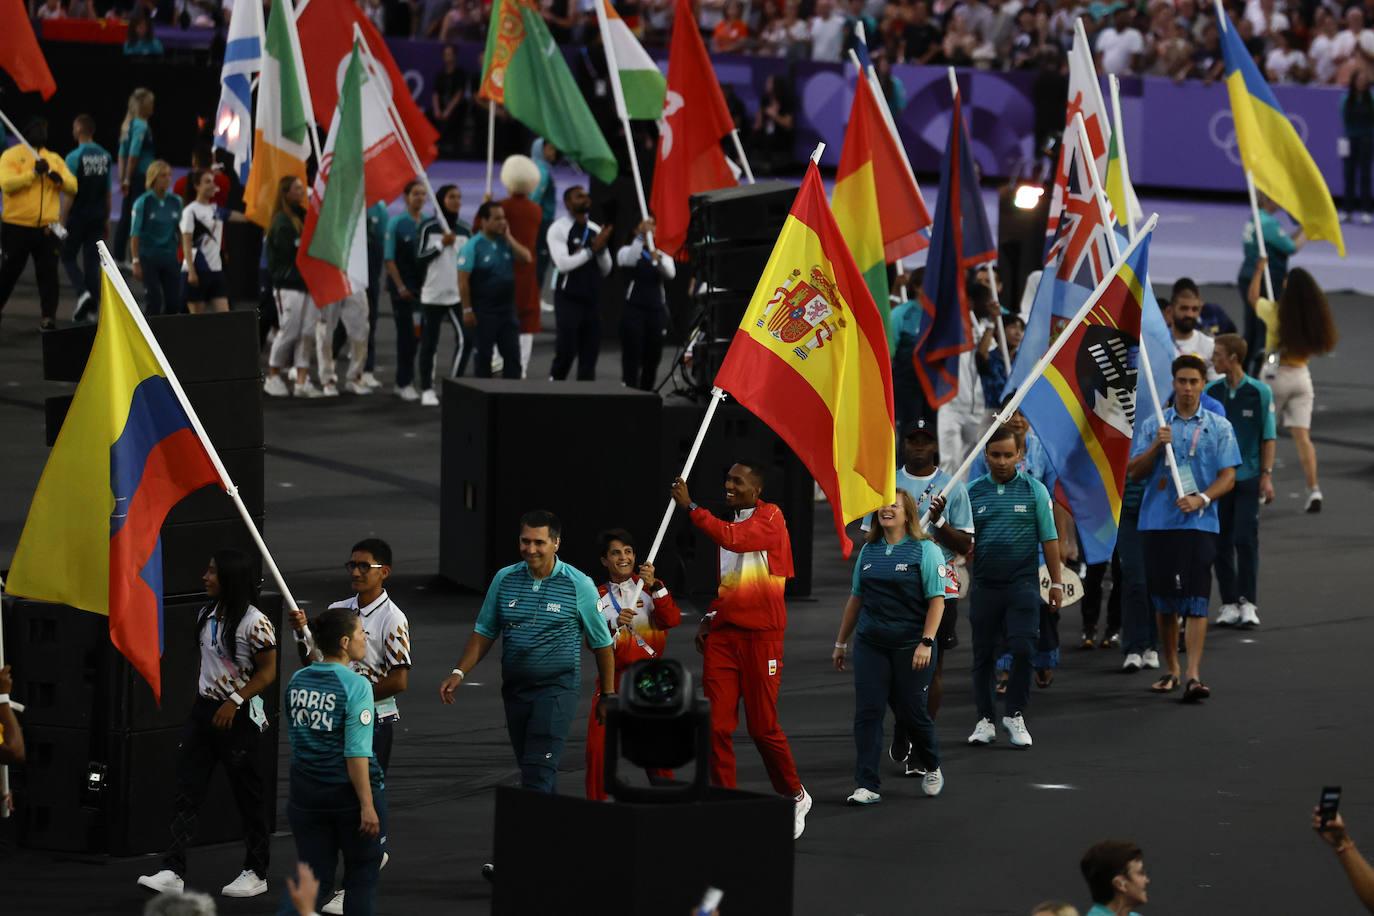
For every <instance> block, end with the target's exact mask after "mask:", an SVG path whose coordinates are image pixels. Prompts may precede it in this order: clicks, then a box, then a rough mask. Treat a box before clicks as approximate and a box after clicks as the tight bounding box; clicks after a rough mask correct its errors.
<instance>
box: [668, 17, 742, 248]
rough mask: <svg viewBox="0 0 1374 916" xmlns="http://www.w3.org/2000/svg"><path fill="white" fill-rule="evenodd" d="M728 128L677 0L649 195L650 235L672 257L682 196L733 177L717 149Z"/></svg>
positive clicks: (682, 223) (683, 209)
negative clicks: (664, 98)
mask: <svg viewBox="0 0 1374 916" xmlns="http://www.w3.org/2000/svg"><path fill="white" fill-rule="evenodd" d="M734 129H735V123H734V121H733V120H731V118H730V110H729V109H728V108H726V107H725V95H724V94H723V93H722V92H721V91H720V83H719V82H717V81H716V72H715V70H713V69H712V67H711V58H710V57H709V56H707V54H706V45H705V44H703V43H702V40H701V33H700V32H699V31H697V24H696V17H695V16H694V15H693V14H692V0H677V10H676V12H675V14H674V19H673V39H672V44H671V45H670V46H669V48H668V95H667V99H666V100H665V102H664V105H663V120H662V121H660V122H659V136H658V164H657V167H656V168H655V169H654V187H653V191H652V192H651V194H650V198H649V208H650V209H651V210H652V211H653V216H654V219H655V221H656V222H657V228H656V229H655V232H654V235H655V241H656V242H657V243H658V247H659V248H661V249H663V250H664V251H666V252H668V253H669V254H670V255H672V256H673V257H675V258H682V257H685V256H686V252H685V251H684V250H683V247H684V246H685V244H686V242H687V223H688V222H689V221H690V217H691V214H690V212H689V208H688V199H689V198H690V197H691V196H692V195H693V194H701V193H703V192H705V191H714V190H716V189H717V188H726V187H730V186H732V185H735V184H738V183H739V182H738V181H737V180H736V179H735V173H734V172H733V171H732V170H731V168H730V163H729V162H727V161H726V159H725V154H724V153H723V152H721V149H720V141H721V140H722V139H724V138H725V137H728V136H729V135H730V132H731V131H732V130H734Z"/></svg>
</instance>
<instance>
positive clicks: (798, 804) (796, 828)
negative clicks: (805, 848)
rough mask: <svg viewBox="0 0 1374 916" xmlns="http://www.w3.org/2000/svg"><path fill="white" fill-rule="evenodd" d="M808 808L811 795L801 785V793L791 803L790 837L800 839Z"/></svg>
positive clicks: (804, 827)
mask: <svg viewBox="0 0 1374 916" xmlns="http://www.w3.org/2000/svg"><path fill="white" fill-rule="evenodd" d="M810 810H811V795H810V793H808V792H807V791H806V786H802V790H801V795H800V796H798V797H797V798H796V799H794V800H793V805H792V839H794V840H799V839H801V835H802V833H803V832H804V831H805V830H806V813H807V812H808V811H810Z"/></svg>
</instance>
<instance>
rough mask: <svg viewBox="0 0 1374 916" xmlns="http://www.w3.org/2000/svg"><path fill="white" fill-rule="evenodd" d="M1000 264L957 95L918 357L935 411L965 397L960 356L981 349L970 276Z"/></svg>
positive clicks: (944, 160) (932, 242) (932, 237)
mask: <svg viewBox="0 0 1374 916" xmlns="http://www.w3.org/2000/svg"><path fill="white" fill-rule="evenodd" d="M996 258H997V243H996V240H995V239H994V238H993V235H992V230H991V229H990V228H989V227H988V215H987V212H986V211H985V210H984V209H983V196H982V193H981V192H980V191H979V189H978V172H977V171H976V169H975V168H974V165H973V151H972V148H971V147H970V146H969V142H968V133H967V132H966V131H965V130H964V120H963V111H962V102H961V96H959V95H956V96H955V97H954V111H953V113H952V114H951V117H950V122H949V142H948V143H946V144H945V154H944V157H943V158H942V159H941V160H940V197H939V200H937V201H936V203H935V219H934V222H933V223H932V224H931V231H930V249H929V254H928V257H927V259H926V275H925V284H924V285H923V286H922V288H921V308H922V310H923V311H924V312H925V320H923V321H922V323H921V336H920V339H918V340H917V341H916V349H915V351H914V352H913V353H912V362H913V363H914V364H915V367H916V377H917V378H918V379H920V381H921V388H922V389H924V391H925V396H926V403H928V404H929V405H930V406H931V407H932V408H933V407H939V406H940V405H941V404H944V403H945V402H946V401H948V400H950V399H951V398H953V397H954V396H955V395H956V394H958V393H959V354H961V353H964V352H966V351H968V350H972V349H973V348H974V346H975V345H976V344H977V341H975V340H974V339H973V326H972V324H971V323H970V321H969V304H968V292H967V290H968V286H967V273H968V270H969V268H971V267H977V266H979V265H981V264H986V263H988V262H989V261H993V260H995V259H996ZM1040 352H1042V353H1043V352H1044V350H1043V349H1042V350H1041V351H1040Z"/></svg>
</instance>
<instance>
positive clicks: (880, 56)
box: [873, 48, 907, 115]
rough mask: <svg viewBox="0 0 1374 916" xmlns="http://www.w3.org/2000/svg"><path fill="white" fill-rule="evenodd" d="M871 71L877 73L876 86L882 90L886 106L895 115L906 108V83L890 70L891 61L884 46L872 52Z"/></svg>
mask: <svg viewBox="0 0 1374 916" xmlns="http://www.w3.org/2000/svg"><path fill="white" fill-rule="evenodd" d="M873 71H874V73H876V74H877V75H878V86H879V88H881V89H882V90H883V98H884V99H886V100H887V107H888V109H889V110H891V112H892V113H893V114H894V115H896V114H899V113H900V112H901V111H902V109H904V108H906V101H907V99H906V83H903V82H902V78H901V77H900V76H898V75H897V74H895V73H893V72H892V61H891V59H889V58H888V56H887V51H886V49H884V48H879V49H878V50H876V51H874V52H873Z"/></svg>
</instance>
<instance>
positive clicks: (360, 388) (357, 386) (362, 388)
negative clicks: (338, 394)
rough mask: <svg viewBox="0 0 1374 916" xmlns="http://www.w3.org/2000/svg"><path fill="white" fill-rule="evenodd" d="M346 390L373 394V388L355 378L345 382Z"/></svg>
mask: <svg viewBox="0 0 1374 916" xmlns="http://www.w3.org/2000/svg"><path fill="white" fill-rule="evenodd" d="M344 391H347V392H348V393H349V394H371V393H372V389H371V388H369V387H367V386H366V385H364V384H363V383H362V382H361V381H357V380H354V379H349V380H348V381H347V382H346V383H345V384H344Z"/></svg>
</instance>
